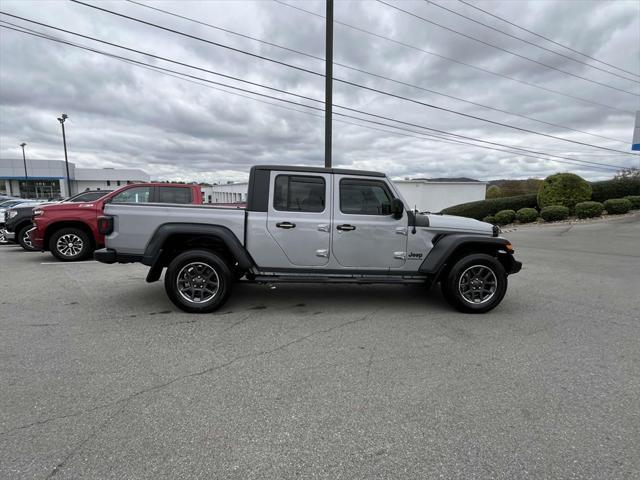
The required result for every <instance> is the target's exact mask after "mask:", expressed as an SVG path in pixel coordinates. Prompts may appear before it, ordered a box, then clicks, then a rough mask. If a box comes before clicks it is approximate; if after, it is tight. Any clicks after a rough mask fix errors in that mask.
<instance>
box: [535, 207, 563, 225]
mask: <svg viewBox="0 0 640 480" xmlns="http://www.w3.org/2000/svg"><path fill="white" fill-rule="evenodd" d="M540 216H541V217H542V218H543V219H544V220H546V221H547V222H557V221H558V220H564V219H566V218H567V217H568V216H569V209H568V208H567V207H565V206H564V205H551V206H550V207H545V208H543V209H542V210H540Z"/></svg>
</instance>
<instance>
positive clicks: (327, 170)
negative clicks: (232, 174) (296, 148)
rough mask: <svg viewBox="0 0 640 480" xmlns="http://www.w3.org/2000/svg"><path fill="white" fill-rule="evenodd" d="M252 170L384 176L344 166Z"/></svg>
mask: <svg viewBox="0 0 640 480" xmlns="http://www.w3.org/2000/svg"><path fill="white" fill-rule="evenodd" d="M251 169H252V170H254V169H255V170H282V171H285V172H310V173H337V174H339V175H362V176H366V177H384V176H385V174H384V173H380V172H370V171H367V170H349V169H345V168H323V167H301V166H296V165H255V166H253V167H251Z"/></svg>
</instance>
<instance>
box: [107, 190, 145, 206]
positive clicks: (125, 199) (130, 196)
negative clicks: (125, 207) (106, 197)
mask: <svg viewBox="0 0 640 480" xmlns="http://www.w3.org/2000/svg"><path fill="white" fill-rule="evenodd" d="M151 188H152V187H134V188H129V189H127V190H125V191H123V192H120V193H118V194H117V195H114V196H113V198H112V199H111V201H112V202H113V203H148V202H150V201H151Z"/></svg>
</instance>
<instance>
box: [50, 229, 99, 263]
mask: <svg viewBox="0 0 640 480" xmlns="http://www.w3.org/2000/svg"><path fill="white" fill-rule="evenodd" d="M49 251H50V252H51V253H52V255H53V256H54V257H56V258H57V259H58V260H62V261H63V262H76V261H78V260H84V259H85V258H87V257H88V256H89V255H91V253H92V252H93V246H92V245H91V241H90V240H89V236H88V235H87V234H86V233H84V232H83V231H82V230H80V229H78V228H61V229H60V230H58V231H57V232H55V233H54V234H53V235H51V240H49Z"/></svg>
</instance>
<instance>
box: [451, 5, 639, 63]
mask: <svg viewBox="0 0 640 480" xmlns="http://www.w3.org/2000/svg"><path fill="white" fill-rule="evenodd" d="M458 1H459V2H460V3H463V4H465V5H467V6H468V7H471V8H475V9H476V10H479V11H480V12H482V13H485V14H487V15H489V16H490V17H493V18H497V19H498V20H501V21H503V22H505V23H508V24H509V25H511V26H513V27H516V28H519V29H520V30H523V31H525V32H527V33H530V34H531V35H535V36H536V37H538V38H542V39H544V40H546V41H547V42H551V43H553V44H555V45H558V46H560V47H562V48H566V49H567V50H570V51H572V52H573V53H577V54H578V55H582V56H583V57H586V58H590V59H591V60H595V61H596V62H600V63H602V64H604V65H607V66H609V67H612V68H615V69H617V70H620V71H621V72H624V73H629V74H631V75H635V76H639V75H638V74H637V73H633V72H630V71H629V70H625V69H623V68H620V67H616V66H615V65H612V64H610V63H607V62H605V61H604V60H599V59H597V58H595V57H592V56H591V55H587V54H586V53H583V52H580V51H579V50H576V49H574V48H571V47H569V46H567V45H564V44H562V43H560V42H556V41H555V40H553V39H552V38H549V37H545V36H544V35H540V34H539V33H536V32H533V31H531V30H529V29H527V28H524V27H523V26H520V25H518V24H516V23H514V22H511V21H509V20H507V19H506V18H504V17H500V16H498V15H495V14H493V13H491V12H488V11H487V10H483V9H482V8H480V7H478V6H476V5H473V4H472V3H469V2H466V1H464V0H458Z"/></svg>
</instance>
